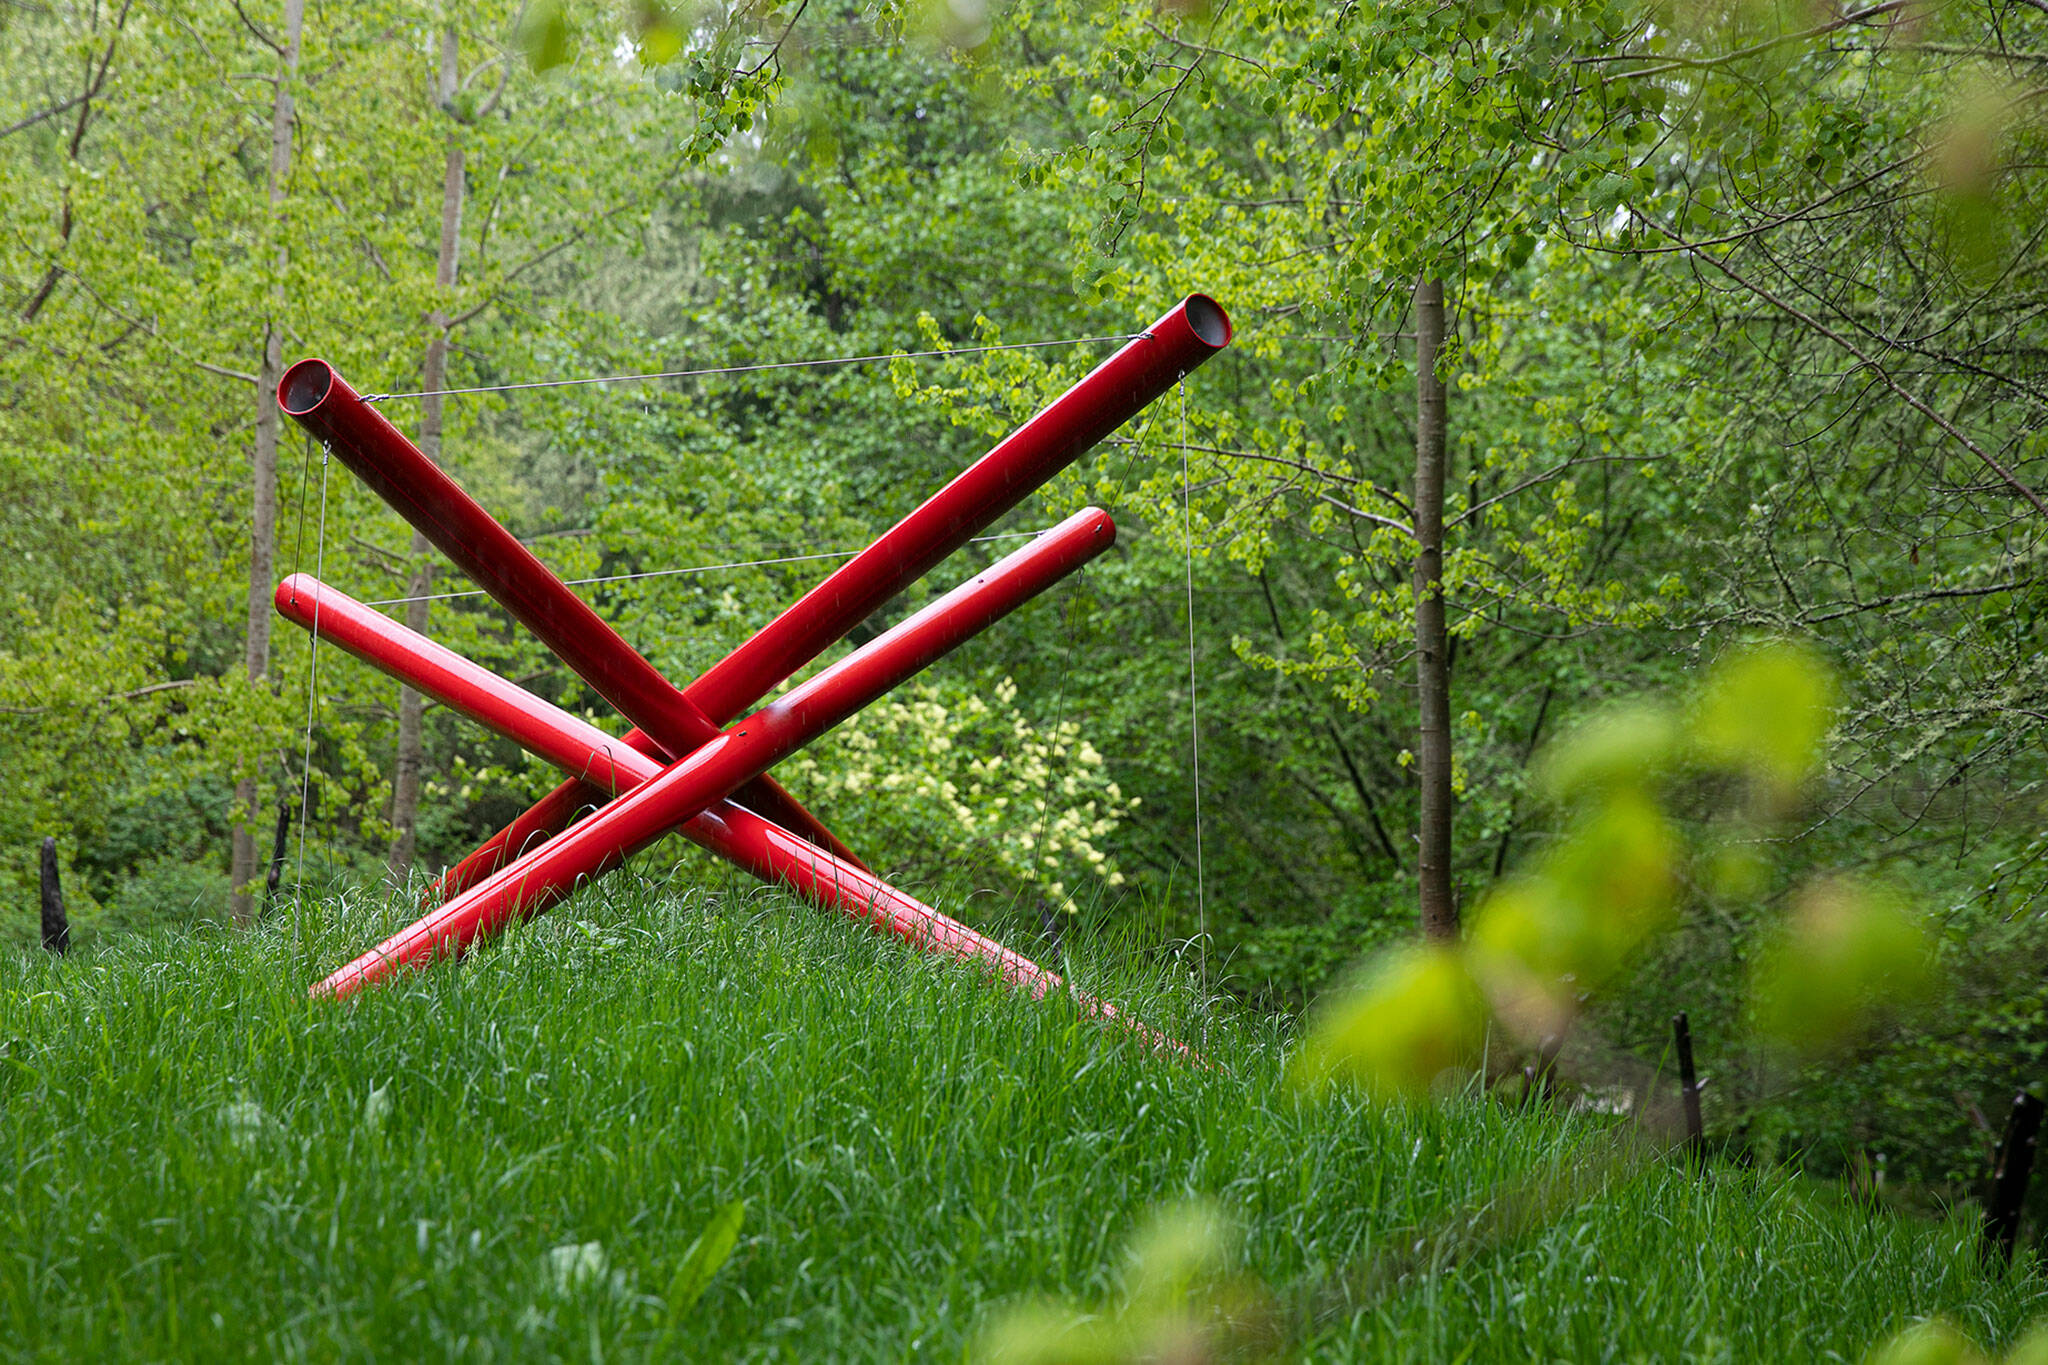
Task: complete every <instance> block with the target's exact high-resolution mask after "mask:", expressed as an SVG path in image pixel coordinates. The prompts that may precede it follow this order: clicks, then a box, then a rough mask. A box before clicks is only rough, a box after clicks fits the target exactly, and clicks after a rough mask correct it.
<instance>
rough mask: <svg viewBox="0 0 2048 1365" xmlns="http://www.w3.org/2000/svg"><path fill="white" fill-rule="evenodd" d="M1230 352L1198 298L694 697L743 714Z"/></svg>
mask: <svg viewBox="0 0 2048 1365" xmlns="http://www.w3.org/2000/svg"><path fill="white" fill-rule="evenodd" d="M1229 344H1230V317H1229V315H1228V314H1226V313H1225V312H1224V311H1223V309H1222V307H1221V306H1220V305H1219V304H1217V303H1216V301H1215V300H1214V299H1211V298H1209V297H1208V296H1207V295H1205V294H1190V295H1189V296H1188V297H1187V298H1185V299H1183V300H1181V301H1180V302H1179V303H1177V304H1175V305H1174V306H1173V308H1172V310H1171V311H1169V312H1168V313H1167V314H1166V315H1165V316H1164V317H1162V318H1160V319H1159V321H1157V322H1155V323H1153V324H1152V325H1151V326H1150V327H1149V328H1147V329H1146V330H1145V333H1144V335H1142V336H1140V337H1139V338H1137V339H1136V340H1134V341H1132V342H1130V343H1129V344H1127V345H1125V346H1123V347H1122V348H1120V349H1119V350H1118V351H1117V353H1116V354H1115V355H1112V356H1111V357H1110V358H1109V359H1107V360H1105V361H1103V362H1102V363H1101V364H1100V365H1097V366H1096V367H1095V368H1094V369H1092V370H1090V371H1089V372H1088V373H1087V375H1086V376H1084V377H1083V378H1082V379H1081V380H1080V382H1078V383H1076V384H1075V385H1074V386H1073V387H1072V388H1070V389H1068V390H1067V391H1066V392H1065V393H1063V394H1061V395H1060V396H1059V397H1058V398H1056V399H1054V400H1053V401H1052V403H1051V404H1050V405H1049V406H1047V407H1046V408H1045V409H1044V410H1043V411H1042V412H1040V413H1039V414H1038V415H1037V416H1036V417H1033V418H1032V419H1031V420H1030V421H1028V422H1026V423H1025V424H1024V425H1023V426H1021V427H1019V428H1017V430H1016V431H1015V432H1014V433H1012V434H1011V435H1010V436H1008V437H1006V438H1005V439H1004V440H1003V441H1002V443H1001V444H999V445H998V446H996V447H995V449H993V450H991V451H989V452H988V454H986V455H984V456H982V457H981V458H980V459H979V460H976V461H975V462H974V463H973V464H972V465H969V466H968V467H967V469H966V470H965V472H963V473H961V474H960V475H959V476H958V477H957V478H955V479H954V480H953V481H952V482H951V483H949V484H947V485H946V486H945V487H944V488H942V489H940V490H939V491H938V492H937V493H935V494H933V495H932V496H931V498H930V499H928V500H927V501H926V502H925V503H924V505H923V506H921V507H919V508H918V509H917V510H916V511H914V512H912V513H911V514H910V515H909V516H907V517H905V518H904V519H903V520H902V521H899V522H897V523H896V525H895V526H893V527H892V528H890V529H889V530H888V531H886V532H885V533H883V535H882V537H881V538H880V539H879V540H877V541H876V542H875V543H874V544H872V545H870V546H869V547H868V548H867V549H865V550H863V551H862V552H861V553H860V554H859V555H858V556H856V557H855V558H853V559H851V560H849V561H848V562H847V563H845V564H843V565H841V566H840V567H839V568H838V569H837V570H835V571H834V572H833V574H832V575H831V577H829V578H827V579H826V580H825V581H824V582H822V583H820V584H819V585H818V586H817V587H815V588H813V589H811V590H810V591H809V592H807V593H805V594H804V595H803V597H801V598H799V599H798V600H797V602H796V604H795V605H794V606H791V607H790V608H789V609H788V610H787V611H785V612H783V613H782V614H781V615H780V616H778V617H776V618H775V619H774V620H773V621H770V622H769V623H768V625H767V626H766V627H765V628H763V629H762V630H761V631H760V632H759V633H758V634H756V635H755V636H754V637H753V638H752V639H750V640H748V641H747V642H746V643H745V644H743V645H741V646H740V647H739V648H738V649H735V650H734V651H733V652H732V653H730V654H728V655H726V656H725V658H724V659H722V660H721V661H720V662H718V663H717V664H715V665H713V666H712V668H711V670H710V671H709V672H707V673H705V674H704V676H703V677H701V678H699V679H697V681H695V682H693V683H691V684H690V685H689V686H688V687H687V688H685V689H684V690H683V693H684V695H685V696H687V697H688V698H689V699H690V700H691V701H693V702H695V703H696V704H697V706H698V707H699V708H700V709H701V710H702V711H703V712H704V714H706V715H708V716H712V717H715V718H720V719H723V718H725V717H728V716H736V715H738V714H739V713H740V712H741V711H742V710H744V709H746V708H747V707H748V706H751V705H752V704H753V703H755V702H756V701H759V700H760V699H761V698H762V697H765V696H767V695H768V693H769V691H770V690H771V689H772V688H773V687H774V686H775V685H776V684H777V683H779V682H781V681H782V680H783V679H784V678H787V677H789V676H790V675H791V674H792V673H794V672H796V670H797V669H799V668H801V667H803V665H804V664H805V663H806V662H807V661H809V660H811V659H814V658H816V657H817V656H818V654H819V653H821V652H822V651H823V650H824V649H825V648H826V647H827V646H829V645H830V644H831V643H832V642H833V641H834V640H837V639H839V638H840V637H841V636H843V635H845V634H846V632H847V631H849V630H852V629H853V628H854V627H855V626H857V625H859V624H860V623H861V622H862V621H864V620H866V619H867V618H868V616H869V615H871V614H872V613H873V612H874V610H875V609H876V608H877V607H879V606H881V605H882V604H883V603H884V602H887V601H888V600H889V599H890V598H892V597H894V596H895V595H896V594H897V593H899V592H901V591H903V589H904V588H906V587H908V586H909V585H910V584H912V583H915V582H916V581H917V580H918V579H920V578H922V577H924V575H925V574H926V573H927V572H929V571H930V570H931V568H932V567H933V566H934V565H936V564H937V563H938V562H939V561H940V560H942V559H944V558H945V557H946V556H947V555H949V554H951V553H953V551H955V550H957V549H959V548H960V547H961V546H962V545H965V544H966V543H967V542H968V540H969V539H971V538H972V537H974V536H976V535H978V534H980V533H981V532H982V531H984V530H986V529H987V528H988V527H989V525H990V524H991V523H993V522H994V521H995V519H996V518H997V517H1000V516H1001V515H1002V514H1003V513H1005V512H1007V511H1009V510H1010V509H1011V508H1013V507H1015V506H1016V505H1017V504H1018V503H1020V502H1022V501H1023V500H1024V499H1025V498H1026V497H1028V496H1029V495H1030V494H1031V493H1032V492H1034V491H1035V490H1037V489H1038V488H1039V487H1041V486H1042V485H1043V484H1044V483H1045V481H1046V480H1048V479H1050V478H1051V477H1052V476H1053V475H1055V474H1057V473H1059V472H1060V471H1061V470H1062V469H1065V468H1066V467H1067V466H1068V465H1070V464H1072V463H1073V462H1074V461H1075V460H1077V459H1079V458H1080V457H1081V455H1082V454H1084V453H1085V452H1086V451H1087V450H1088V449H1089V447H1091V446H1093V445H1094V444H1095V443H1096V442H1097V441H1100V440H1101V439H1102V438H1103V437H1105V436H1107V435H1109V434H1110V433H1111V432H1112V431H1115V430H1116V429H1117V428H1118V427H1120V426H1122V425H1123V424H1124V423H1125V422H1127V421H1129V420H1130V419H1131V418H1132V417H1135V416H1136V415H1137V414H1138V413H1140V412H1142V411H1144V409H1145V407H1146V406H1147V405H1148V404H1150V403H1151V402H1152V400H1153V399H1155V398H1157V397H1158V396H1159V395H1160V394H1162V393H1165V392H1166V391H1167V390H1168V389H1171V388H1172V387H1173V386H1174V384H1175V383H1177V382H1178V381H1179V380H1180V379H1181V377H1182V376H1183V375H1186V374H1187V373H1188V372H1189V371H1191V370H1193V369H1194V368H1195V367H1196V366H1198V365H1200V364H1201V363H1202V362H1203V361H1205V360H1207V359H1208V358H1209V357H1210V356H1212V355H1214V354H1216V352H1218V351H1220V350H1222V349H1223V348H1224V347H1225V346H1228V345H1229Z"/></svg>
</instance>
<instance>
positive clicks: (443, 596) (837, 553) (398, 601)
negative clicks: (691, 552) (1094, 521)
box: [363, 531, 1045, 607]
mask: <svg viewBox="0 0 2048 1365" xmlns="http://www.w3.org/2000/svg"><path fill="white" fill-rule="evenodd" d="M1044 534H1045V532H1043V531H1005V532H1003V533H1002V534H1001V535H994V536H976V537H974V538H973V539H972V540H970V541H968V542H967V543H968V544H970V545H980V544H984V543H986V542H988V541H992V540H1028V539H1030V538H1031V537H1032V536H1042V535H1044ZM865 553H867V547H863V548H861V549H858V550H820V551H819V552H818V553H816V554H808V555H784V556H783V557H782V558H780V559H735V560H733V561H732V562H731V563H729V564H698V565H694V566H692V567H690V568H687V569H648V570H645V571H644V572H641V573H615V574H600V575H598V576H597V577H595V578H565V579H563V580H562V581H563V582H564V583H567V584H568V585H569V586H570V587H584V586H587V585H589V584H591V583H625V582H628V581H630V580H632V579H636V578H667V577H669V576H670V575H672V574H694V573H716V572H717V571H718V570H720V569H758V568H762V567H765V566H767V565H770V564H804V563H808V562H810V561H811V560H817V559H852V558H853V557H854V556H855V555H859V554H865ZM482 596H484V590H483V589H482V588H467V589H465V590H463V591H462V592H435V593H428V594H426V595H425V596H422V597H380V598H378V599H377V600H376V601H374V602H365V603H363V605H364V606H366V607H397V606H403V605H404V604H405V603H407V602H445V601H447V600H448V599H450V598H453V597H482Z"/></svg>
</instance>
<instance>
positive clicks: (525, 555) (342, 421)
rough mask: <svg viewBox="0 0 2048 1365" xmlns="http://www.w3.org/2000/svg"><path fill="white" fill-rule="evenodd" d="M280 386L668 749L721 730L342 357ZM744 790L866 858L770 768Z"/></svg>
mask: <svg viewBox="0 0 2048 1365" xmlns="http://www.w3.org/2000/svg"><path fill="white" fill-rule="evenodd" d="M277 398H278V403H279V405H280V406H281V407H283V409H284V410H285V411H286V412H287V413H289V414H290V415H291V416H292V417H293V418H295V419H297V421H298V422H299V424H300V425H301V426H303V427H305V428H306V429H307V430H308V431H310V432H312V433H313V434H314V435H315V436H318V437H319V438H320V439H321V440H323V441H325V442H327V443H328V444H329V446H330V447H331V448H332V449H333V451H334V453H335V454H336V455H337V456H338V457H339V458H340V459H341V462H342V463H343V464H345V465H347V466H348V468H349V469H350V471H352V472H353V473H354V474H355V475H356V477H358V478H360V479H361V480H362V481H363V482H364V483H366V484H368V485H369V487H370V489H371V491H372V492H374V493H376V494H377V496H378V497H380V498H382V499H384V501H385V502H387V503H389V504H390V505H391V508H392V510H393V511H395V512H397V513H398V514H399V515H400V516H401V517H403V518H405V520H406V521H408V522H410V523H411V524H412V526H413V527H414V528H415V529H416V530H418V531H419V532H420V534H422V535H424V536H425V537H426V538H427V539H428V541H430V542H431V543H432V544H433V545H434V546H435V547H436V548H438V549H439V550H440V551H441V552H442V553H443V554H445V555H447V556H448V558H449V559H451V560H453V561H454V562H455V564H456V565H457V567H459V568H461V569H462V571H463V572H464V573H467V574H468V575H469V576H470V578H471V579H473V580H474V581H475V582H476V585H477V586H478V587H480V588H482V589H483V590H484V591H485V592H487V593H489V594H490V595H491V597H492V598H493V599H495V600H496V601H497V603H498V605H500V606H502V607H504V608H505V610H506V611H508V612H510V613H511V614H512V618H513V619H514V620H516V621H518V622H519V623H520V624H522V625H524V626H525V627H526V628H527V629H528V630H531V631H532V632H533V633H534V635H535V636H536V637H538V638H539V640H540V642H541V643H542V644H544V645H546V646H547V647H548V648H549V649H550V650H552V651H554V654H555V656H556V657H557V658H559V659H561V660H562V662H563V663H566V664H567V665H569V667H570V668H572V669H574V670H575V671H576V673H577V675H578V676H579V677H581V678H582V679H583V680H584V681H585V682H587V683H589V684H590V685H591V687H592V688H594V689H595V690H596V691H597V694H598V695H599V696H601V697H603V698H604V699H605V700H606V701H608V702H610V703H611V704H612V705H613V706H615V707H617V708H618V711H619V714H621V715H623V716H624V717H625V718H626V719H627V720H629V721H631V722H633V724H634V725H636V726H638V727H639V728H640V729H641V730H642V731H643V732H644V733H645V734H646V735H648V736H650V737H652V738H653V740H654V741H655V743H656V744H658V745H659V746H660V747H661V748H662V749H663V750H664V751H666V752H667V753H669V754H671V755H681V754H686V753H689V752H690V751H691V750H692V749H694V748H696V747H697V746H698V745H700V744H703V743H705V742H706V741H708V740H710V739H712V738H714V737H715V736H716V735H717V734H718V724H717V722H715V721H713V720H712V718H711V717H709V716H707V715H705V714H704V713H703V712H702V711H701V710H699V709H698V708H697V706H696V705H695V703H693V702H691V701H690V700H689V699H688V698H687V697H686V696H684V695H683V693H682V692H681V691H680V690H679V689H677V688H676V687H675V685H674V684H672V683H670V682H669V681H668V679H666V678H664V677H662V675H661V674H660V672H658V671H657V670H656V669H655V667H654V665H653V664H650V663H648V662H647V660H646V659H644V658H642V657H641V656H640V654H639V652H638V651H637V650H635V649H634V648H633V647H632V646H631V645H629V644H627V643H626V641H625V640H624V639H623V638H621V637H620V635H619V634H618V632H617V631H615V630H613V629H612V628H611V627H610V626H609V625H607V624H606V623H605V620H604V618H603V617H601V616H599V615H598V614H597V613H596V612H595V611H593V610H591V608H590V604H589V603H587V602H585V601H584V600H583V599H582V598H580V597H578V596H577V595H576V594H575V593H574V592H572V591H571V590H570V589H569V587H568V585H567V584H565V583H563V582H562V580H561V579H560V578H558V577H556V576H555V574H554V572H553V571H552V570H551V569H549V568H548V567H547V565H545V564H543V563H541V562H540V560H539V559H538V558H536V557H535V556H534V554H533V552H532V551H530V550H528V549H527V548H526V547H525V546H524V545H521V544H520V543H519V539H518V537H516V536H514V535H513V534H512V533H511V532H510V531H507V530H506V529H505V528H504V527H503V526H500V525H499V524H498V523H497V521H496V520H495V519H493V518H492V516H491V514H490V513H488V512H486V511H485V510H484V509H483V508H482V507H481V506H479V505H478V504H477V502H476V500H475V499H474V498H472V497H470V496H469V494H467V493H465V492H464V491H463V490H462V487H461V485H460V484H458V483H456V482H455V480H454V479H452V478H450V477H449V476H448V474H447V473H446V471H444V470H442V469H441V468H440V466H438V465H436V464H435V463H434V462H433V461H432V460H429V459H428V458H427V457H426V455H425V454H424V453H422V452H421V451H420V449H419V448H418V447H417V446H415V445H414V444H413V443H412V442H411V441H409V440H407V439H406V437H405V434H404V433H403V432H401V431H399V429H398V428H397V427H395V426H393V425H391V423H390V422H388V421H386V420H385V418H384V414H383V413H381V412H379V411H377V408H376V406H375V405H374V404H370V403H365V402H364V401H363V399H362V396H361V395H360V394H358V393H357V392H356V391H355V390H354V389H353V388H351V387H350V386H349V384H348V381H347V380H345V379H343V378H342V377H341V376H340V375H339V374H337V373H336V372H335V370H334V367H333V366H331V365H329V364H328V363H327V362H326V361H324V360H317V359H315V360H301V361H300V362H299V363H298V364H296V365H294V366H292V367H291V368H290V369H289V370H286V371H285V372H284V376H283V378H281V379H280V380H279V381H278V386H277ZM720 719H721V720H723V719H725V717H723V716H722V717H720ZM735 795H736V798H737V799H738V800H739V801H741V802H742V803H744V804H747V805H751V806H753V807H754V808H755V809H757V810H759V811H761V812H762V813H763V814H765V815H767V816H768V817H769V818H770V819H772V820H776V821H778V822H780V823H782V824H784V825H786V826H788V827H789V828H791V829H793V830H795V831H797V832H798V833H800V834H803V835H805V836H806V837H808V838H810V839H812V840H813V841H814V842H816V843H818V844H819V845H820V846H821V847H826V848H830V849H832V850H833V851H834V852H835V853H837V854H838V855H839V856H841V857H843V858H846V859H848V860H849V861H852V862H859V861H860V860H859V859H858V858H856V857H855V856H854V854H853V852H852V850H850V849H848V848H847V847H846V846H845V845H844V844H842V843H840V842H839V841H838V839H837V838H835V837H834V836H833V835H832V833H831V832H830V831H829V830H827V829H826V828H825V826H824V825H823V824H822V823H821V822H819V821H818V820H817V818H816V817H815V816H813V815H811V813H810V812H809V811H807V810H805V809H804V808H803V806H802V805H801V804H800V803H798V801H797V800H796V798H795V797H793V796H791V795H790V794H789V793H788V792H786V791H784V790H783V789H782V787H781V786H780V785H779V784H778V783H776V782H775V781H774V780H773V779H772V778H768V779H763V780H762V781H760V782H758V783H754V784H750V785H749V787H748V788H747V790H745V791H743V792H739V793H736V794H735ZM574 805H575V803H574V801H573V800H568V801H566V805H565V804H564V803H563V802H558V803H557V807H556V809H557V810H560V809H564V808H566V809H571V810H573V809H574ZM525 823H526V826H527V831H526V832H527V835H528V837H532V836H533V835H538V834H541V833H542V831H543V830H544V828H545V822H541V821H535V820H528V821H526V822H525ZM503 837H504V836H503V835H500V836H499V838H500V839H502V838H503ZM471 856H472V858H474V857H475V856H476V855H471Z"/></svg>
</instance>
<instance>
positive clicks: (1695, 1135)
mask: <svg viewBox="0 0 2048 1365" xmlns="http://www.w3.org/2000/svg"><path fill="white" fill-rule="evenodd" d="M1671 1036H1672V1039H1673V1041H1674V1042H1676V1044H1677V1046H1678V1098H1679V1100H1680V1102H1681V1103H1682V1104H1683V1105H1684V1106H1685V1154H1686V1155H1687V1156H1688V1157H1690V1158H1692V1161H1693V1164H1694V1165H1696V1166H1697V1165H1700V1164H1702V1163H1704V1162H1705V1161H1706V1159H1707V1129H1706V1124H1705V1123H1704V1122H1703V1121H1702V1120H1701V1118H1700V1079H1699V1073H1698V1072H1697V1071H1695V1070H1693V1065H1692V1024H1691V1022H1690V1021H1689V1020H1688V1019H1687V1018H1686V1017H1685V1011H1684V1010H1680V1011H1679V1012H1678V1013H1677V1014H1674V1015H1672V1016H1671Z"/></svg>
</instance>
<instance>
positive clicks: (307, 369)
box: [277, 360, 334, 417]
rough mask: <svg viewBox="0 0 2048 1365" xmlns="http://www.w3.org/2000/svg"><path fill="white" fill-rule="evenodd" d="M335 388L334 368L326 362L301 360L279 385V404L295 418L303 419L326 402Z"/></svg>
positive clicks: (285, 374) (287, 372)
mask: <svg viewBox="0 0 2048 1365" xmlns="http://www.w3.org/2000/svg"><path fill="white" fill-rule="evenodd" d="M333 388H334V367H333V366H332V365H329V364H328V363H327V362H326V361H324V360H301V361H300V362H299V363H298V364H296V365H294V366H292V367H291V368H290V369H289V370H286V371H285V372H284V378H283V379H280V380H279V381H278V383H277V403H278V406H279V407H281V408H283V409H284V410H285V412H286V413H288V414H289V415H291V416H293V417H303V416H305V415H306V414H307V413H309V412H311V411H312V410H313V409H315V408H317V407H319V406H320V404H321V403H322V402H323V401H325V400H326V398H327V395H328V393H329V392H330V391H331V390H332V389H333Z"/></svg>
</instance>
